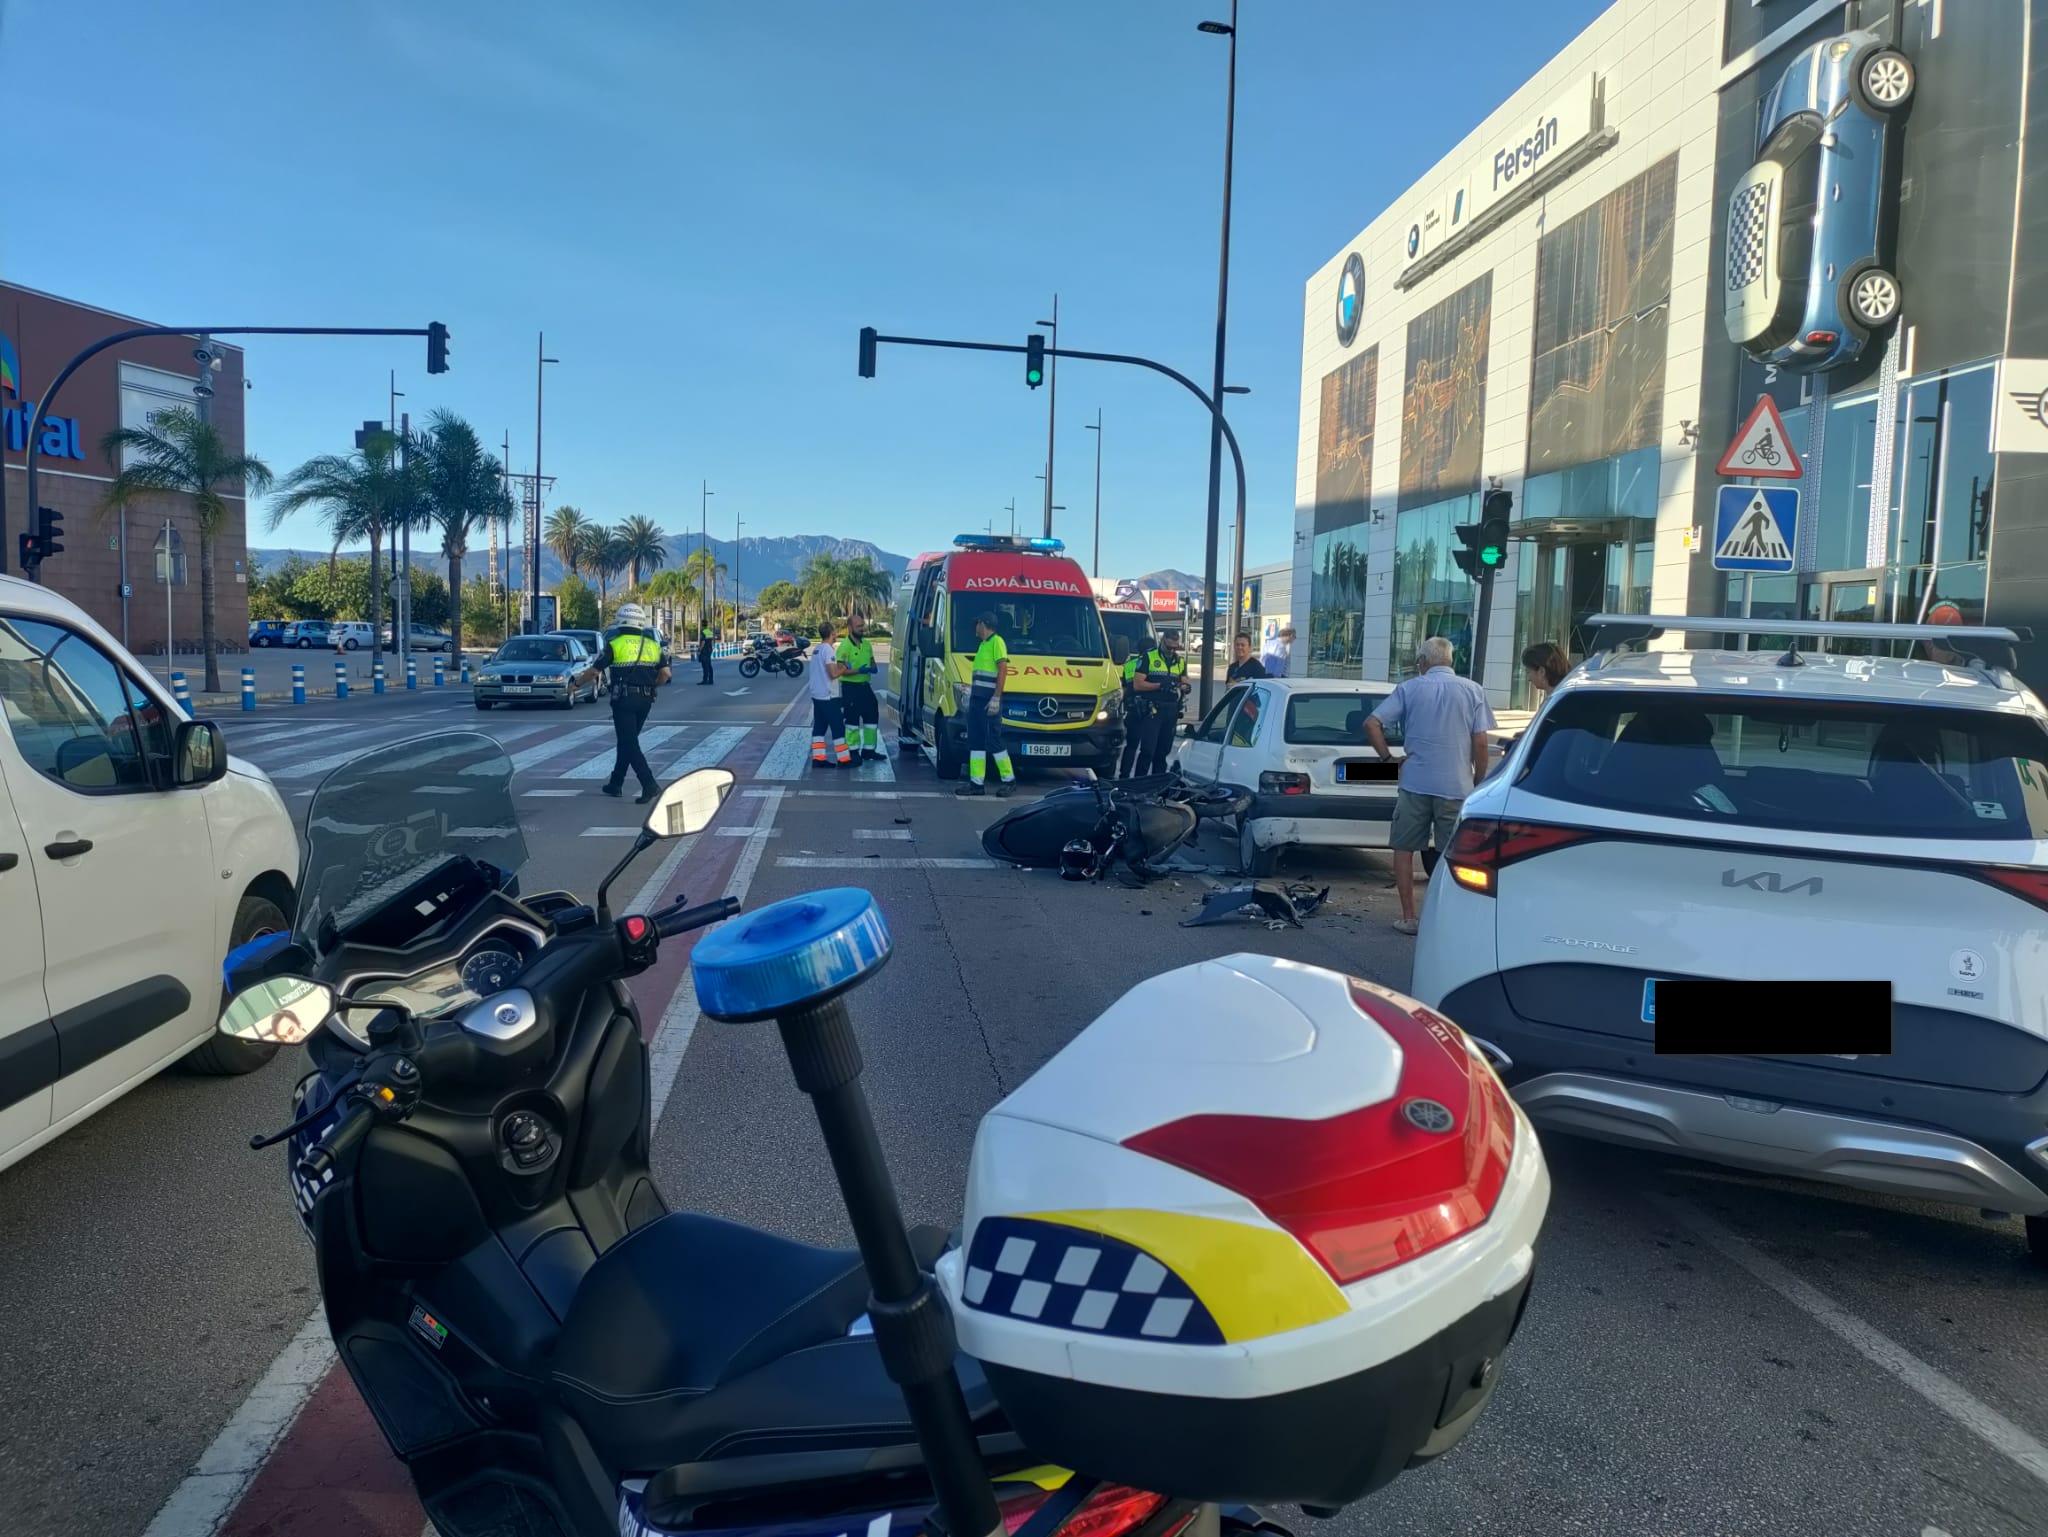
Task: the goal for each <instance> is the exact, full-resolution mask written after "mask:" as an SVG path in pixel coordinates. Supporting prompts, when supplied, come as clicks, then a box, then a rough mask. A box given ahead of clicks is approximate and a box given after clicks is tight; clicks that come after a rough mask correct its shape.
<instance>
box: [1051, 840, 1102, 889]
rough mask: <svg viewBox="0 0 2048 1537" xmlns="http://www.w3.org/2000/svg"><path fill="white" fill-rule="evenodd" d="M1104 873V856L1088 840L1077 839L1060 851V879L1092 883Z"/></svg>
mask: <svg viewBox="0 0 2048 1537" xmlns="http://www.w3.org/2000/svg"><path fill="white" fill-rule="evenodd" d="M1101 873H1102V855H1101V854H1100V853H1099V852H1098V851H1097V850H1096V847H1095V845H1094V844H1092V843H1090V842H1089V841H1088V840H1087V839H1086V838H1076V839H1074V840H1073V841H1072V842H1071V843H1069V844H1067V846H1066V847H1065V848H1063V849H1061V850H1060V879H1061V880H1063V881H1092V880H1094V879H1095V877H1096V876H1098V875H1100V874H1101Z"/></svg>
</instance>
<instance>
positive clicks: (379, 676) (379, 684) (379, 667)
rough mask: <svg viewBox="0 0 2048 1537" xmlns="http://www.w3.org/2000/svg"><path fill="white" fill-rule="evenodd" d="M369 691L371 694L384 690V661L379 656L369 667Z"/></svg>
mask: <svg viewBox="0 0 2048 1537" xmlns="http://www.w3.org/2000/svg"><path fill="white" fill-rule="evenodd" d="M370 692H371V693H373V694H381V693H383V692H384V663H383V661H382V659H381V658H380V659H379V660H378V661H377V662H376V663H374V664H373V665H372V666H371V668H370Z"/></svg>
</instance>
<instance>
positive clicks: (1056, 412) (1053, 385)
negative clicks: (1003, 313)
mask: <svg viewBox="0 0 2048 1537" xmlns="http://www.w3.org/2000/svg"><path fill="white" fill-rule="evenodd" d="M1038 323H1039V324H1040V325H1042V326H1045V327H1046V328H1047V329H1049V330H1050V331H1051V332H1052V347H1053V353H1052V360H1051V362H1050V363H1049V364H1048V365H1047V368H1046V375H1045V383H1046V390H1045V475H1044V477H1043V478H1044V480H1045V537H1046V538H1048V539H1050V538H1051V537H1052V515H1053V513H1054V511H1055V510H1056V509H1055V508H1054V507H1053V504H1052V451H1053V441H1054V439H1055V438H1056V437H1057V436H1058V433H1059V417H1060V356H1059V347H1060V296H1059V295H1058V294H1054V295H1053V296H1052V319H1050V320H1041V321H1039V322H1038Z"/></svg>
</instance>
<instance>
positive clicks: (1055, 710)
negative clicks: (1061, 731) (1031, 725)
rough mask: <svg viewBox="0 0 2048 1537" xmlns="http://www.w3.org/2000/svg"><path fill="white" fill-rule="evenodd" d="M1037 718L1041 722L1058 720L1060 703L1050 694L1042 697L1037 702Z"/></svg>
mask: <svg viewBox="0 0 2048 1537" xmlns="http://www.w3.org/2000/svg"><path fill="white" fill-rule="evenodd" d="M1038 716H1039V719H1041V720H1058V719H1059V718H1060V702H1059V701H1058V700H1057V699H1055V698H1053V697H1052V695H1050V694H1047V695H1045V696H1043V697H1042V698H1041V699H1040V700H1039V701H1038Z"/></svg>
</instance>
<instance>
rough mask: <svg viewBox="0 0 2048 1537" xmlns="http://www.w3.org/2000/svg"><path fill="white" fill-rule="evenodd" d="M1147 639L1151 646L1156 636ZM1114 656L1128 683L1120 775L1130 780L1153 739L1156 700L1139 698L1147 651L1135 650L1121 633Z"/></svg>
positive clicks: (1148, 636)
mask: <svg viewBox="0 0 2048 1537" xmlns="http://www.w3.org/2000/svg"><path fill="white" fill-rule="evenodd" d="M1144 640H1145V645H1146V647H1147V649H1149V648H1150V646H1151V644H1152V637H1151V636H1150V635H1147V636H1146V637H1145V638H1144ZM1119 653H1121V654H1119ZM1110 659H1111V660H1112V661H1114V662H1115V663H1116V664H1117V669H1118V673H1119V675H1120V676H1121V677H1122V679H1123V686H1124V745H1123V750H1122V751H1121V752H1120V753H1118V754H1117V768H1116V774H1117V778H1119V779H1129V778H1130V777H1131V776H1132V775H1133V774H1135V773H1137V771H1138V759H1139V757H1140V756H1141V755H1142V754H1143V753H1144V751H1145V746H1146V743H1147V742H1148V741H1149V740H1150V738H1151V734H1152V702H1151V701H1150V700H1149V699H1146V700H1141V699H1140V698H1139V697H1138V684H1137V680H1138V669H1139V667H1140V666H1141V665H1143V663H1144V660H1145V658H1144V654H1143V653H1142V652H1139V651H1133V650H1132V649H1131V643H1130V642H1129V641H1127V640H1125V639H1124V638H1123V637H1122V636H1118V637H1117V639H1116V641H1115V642H1114V643H1113V645H1112V648H1111V651H1110Z"/></svg>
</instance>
